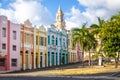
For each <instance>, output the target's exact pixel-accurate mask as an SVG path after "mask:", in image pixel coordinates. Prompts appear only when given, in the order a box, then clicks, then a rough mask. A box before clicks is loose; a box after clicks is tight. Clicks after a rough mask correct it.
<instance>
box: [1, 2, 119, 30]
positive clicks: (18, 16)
mask: <svg viewBox="0 0 120 80" xmlns="http://www.w3.org/2000/svg"><path fill="white" fill-rule="evenodd" d="M59 5H60V6H61V8H62V10H63V12H64V19H65V22H66V29H71V28H74V27H81V25H82V24H83V23H85V22H87V27H89V26H90V25H91V24H92V23H97V17H100V18H102V19H105V20H106V19H108V18H110V17H111V16H112V15H114V14H116V13H118V12H119V11H120V0H114V1H113V0H0V15H5V16H7V17H8V19H10V20H11V21H12V22H15V23H23V22H24V21H25V20H27V19H29V20H30V21H31V23H32V24H33V25H37V26H39V25H41V24H43V25H45V26H49V25H50V24H53V23H54V21H55V16H56V11H57V9H58V6H59Z"/></svg>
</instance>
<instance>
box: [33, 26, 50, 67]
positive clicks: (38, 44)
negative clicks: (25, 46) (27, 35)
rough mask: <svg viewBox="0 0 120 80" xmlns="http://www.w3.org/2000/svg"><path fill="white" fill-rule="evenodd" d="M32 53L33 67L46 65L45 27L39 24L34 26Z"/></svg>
mask: <svg viewBox="0 0 120 80" xmlns="http://www.w3.org/2000/svg"><path fill="white" fill-rule="evenodd" d="M34 35H35V36H34V53H35V54H36V55H35V58H34V59H35V60H34V61H35V67H36V68H43V67H47V66H48V62H47V45H48V44H47V32H46V28H45V27H44V26H43V25H41V26H39V27H38V28H37V27H35V28H34Z"/></svg>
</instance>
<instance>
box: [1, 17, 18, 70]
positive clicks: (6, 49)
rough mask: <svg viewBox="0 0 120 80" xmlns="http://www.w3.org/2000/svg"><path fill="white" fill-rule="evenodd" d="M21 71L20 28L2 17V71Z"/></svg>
mask: <svg viewBox="0 0 120 80" xmlns="http://www.w3.org/2000/svg"><path fill="white" fill-rule="evenodd" d="M16 70H20V26H19V25H18V24H14V23H12V22H10V21H9V20H8V19H7V17H5V16H0V71H16Z"/></svg>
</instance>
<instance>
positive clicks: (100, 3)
mask: <svg viewBox="0 0 120 80" xmlns="http://www.w3.org/2000/svg"><path fill="white" fill-rule="evenodd" d="M78 2H79V4H80V5H82V6H84V7H85V10H84V11H80V10H79V9H78V8H76V7H74V6H73V7H72V8H71V9H70V12H67V13H66V14H65V15H66V19H65V21H66V26H67V27H66V28H67V29H71V28H73V27H81V25H82V24H83V23H84V22H87V23H88V25H87V27H89V26H90V24H92V23H97V17H101V18H102V19H105V20H106V19H108V18H109V17H110V16H112V15H114V14H116V13H117V12H119V10H120V0H114V1H113V0H78Z"/></svg>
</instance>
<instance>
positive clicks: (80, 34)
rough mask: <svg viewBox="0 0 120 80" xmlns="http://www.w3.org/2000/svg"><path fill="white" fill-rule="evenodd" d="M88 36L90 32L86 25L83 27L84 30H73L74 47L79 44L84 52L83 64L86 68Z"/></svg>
mask: <svg viewBox="0 0 120 80" xmlns="http://www.w3.org/2000/svg"><path fill="white" fill-rule="evenodd" d="M87 36H88V30H87V29H86V23H85V24H83V25H82V28H81V29H80V28H73V29H72V38H73V46H75V45H76V43H78V44H79V45H80V48H81V50H82V64H83V66H84V51H85V46H86V44H87Z"/></svg>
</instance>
